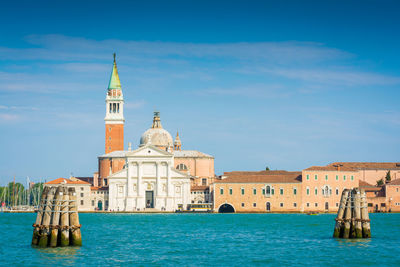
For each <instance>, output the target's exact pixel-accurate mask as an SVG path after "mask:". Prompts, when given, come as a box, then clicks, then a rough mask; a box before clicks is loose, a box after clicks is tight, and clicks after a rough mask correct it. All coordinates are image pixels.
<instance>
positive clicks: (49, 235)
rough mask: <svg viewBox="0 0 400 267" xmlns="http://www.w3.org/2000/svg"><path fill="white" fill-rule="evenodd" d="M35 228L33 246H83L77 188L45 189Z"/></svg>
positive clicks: (59, 187) (58, 187)
mask: <svg viewBox="0 0 400 267" xmlns="http://www.w3.org/2000/svg"><path fill="white" fill-rule="evenodd" d="M33 227H34V229H33V237H32V245H33V246H39V247H57V246H61V247H66V246H81V245H82V237H81V229H80V227H81V225H80V224H79V216H78V209H77V203H76V193H75V188H67V187H66V186H57V187H45V188H44V190H43V193H42V198H41V204H40V206H39V209H38V212H37V217H36V222H35V223H34V224H33Z"/></svg>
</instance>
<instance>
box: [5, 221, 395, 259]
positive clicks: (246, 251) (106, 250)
mask: <svg viewBox="0 0 400 267" xmlns="http://www.w3.org/2000/svg"><path fill="white" fill-rule="evenodd" d="M35 216H36V215H35V214H33V213H28V214H9V213H0V225H1V234H0V237H1V242H0V265H1V266H11V265H12V266H40V265H46V266H63V265H66V266H68V265H78V266H99V265H119V266H127V265H141V266H144V265H155V266H165V265H169V266H171V265H185V266H195V265H211V266H245V265H251V266H253V265H263V266H278V265H279V266H300V265H301V266H373V265H376V266H400V214H371V215H370V217H371V230H372V238H371V239H363V240H340V239H334V238H332V233H333V228H334V224H335V221H334V218H335V215H334V214H321V215H318V216H308V215H305V214H80V215H79V217H80V221H81V224H82V228H81V230H82V238H83V246H82V247H67V248H45V249H38V248H32V247H31V245H30V243H31V239H32V229H33V228H32V223H33V222H34V221H35Z"/></svg>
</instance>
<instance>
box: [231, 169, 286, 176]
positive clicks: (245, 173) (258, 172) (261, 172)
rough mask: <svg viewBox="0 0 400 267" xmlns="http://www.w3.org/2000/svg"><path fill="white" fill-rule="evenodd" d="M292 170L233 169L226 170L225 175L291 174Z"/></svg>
mask: <svg viewBox="0 0 400 267" xmlns="http://www.w3.org/2000/svg"><path fill="white" fill-rule="evenodd" d="M290 173H291V172H288V171H284V170H276V171H232V172H224V174H223V176H233V175H285V174H290Z"/></svg>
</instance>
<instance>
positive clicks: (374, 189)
mask: <svg viewBox="0 0 400 267" xmlns="http://www.w3.org/2000/svg"><path fill="white" fill-rule="evenodd" d="M362 188H364V190H365V191H366V192H378V191H381V190H382V187H380V186H369V187H362Z"/></svg>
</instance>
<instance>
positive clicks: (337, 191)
mask: <svg viewBox="0 0 400 267" xmlns="http://www.w3.org/2000/svg"><path fill="white" fill-rule="evenodd" d="M336 195H337V196H338V195H339V189H337V188H336Z"/></svg>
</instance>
